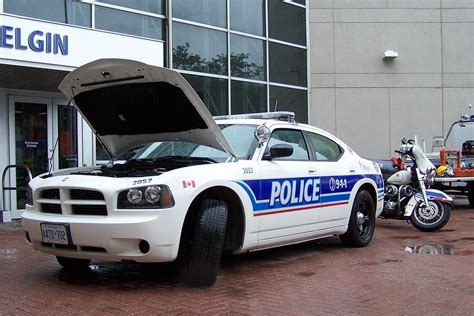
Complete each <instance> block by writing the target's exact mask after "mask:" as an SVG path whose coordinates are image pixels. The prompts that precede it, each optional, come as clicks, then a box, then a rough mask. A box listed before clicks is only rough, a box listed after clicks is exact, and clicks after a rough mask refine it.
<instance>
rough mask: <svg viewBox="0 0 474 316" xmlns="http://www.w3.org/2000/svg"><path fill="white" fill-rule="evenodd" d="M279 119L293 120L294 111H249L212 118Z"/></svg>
mask: <svg viewBox="0 0 474 316" xmlns="http://www.w3.org/2000/svg"><path fill="white" fill-rule="evenodd" d="M242 119H243V120H246V119H255V120H258V119H260V120H279V121H288V122H293V121H294V120H295V113H294V112H288V111H279V112H262V113H249V114H234V115H221V116H214V120H242Z"/></svg>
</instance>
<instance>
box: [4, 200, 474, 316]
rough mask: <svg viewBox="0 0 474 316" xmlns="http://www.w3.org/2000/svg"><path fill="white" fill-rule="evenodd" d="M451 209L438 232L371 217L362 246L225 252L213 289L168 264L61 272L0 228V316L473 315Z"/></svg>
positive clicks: (459, 214)
mask: <svg viewBox="0 0 474 316" xmlns="http://www.w3.org/2000/svg"><path fill="white" fill-rule="evenodd" d="M456 205H457V206H456V207H455V209H454V211H453V213H452V217H451V220H450V222H449V223H448V224H447V225H446V227H445V228H444V229H443V230H442V231H440V232H437V233H422V232H420V231H418V230H416V229H415V228H413V227H412V226H410V225H409V224H407V223H406V222H403V221H395V220H378V222H377V228H376V233H375V236H374V239H373V240H372V242H371V244H370V245H369V246H368V247H366V248H358V249H351V248H344V247H343V246H342V245H341V244H340V243H339V241H338V239H337V238H328V239H324V240H320V241H314V242H308V243H303V244H299V245H294V246H289V247H283V248H278V249H272V250H267V251H261V252H255V253H250V254H244V255H239V256H230V257H225V258H224V259H223V262H222V265H221V270H220V273H219V277H218V280H217V282H216V285H215V286H213V287H211V288H194V287H188V286H186V285H184V284H182V283H181V282H180V281H179V278H178V277H177V273H176V272H175V269H173V266H172V265H168V264H166V265H163V264H161V265H152V264H147V265H143V264H132V263H126V264H118V263H103V262H92V265H91V266H90V271H87V272H83V273H68V272H66V271H64V270H63V269H61V268H60V267H59V265H58V264H57V263H56V260H55V258H54V257H52V256H48V255H44V254H41V253H39V252H36V251H33V250H32V249H31V248H30V247H29V246H28V245H27V244H26V243H25V242H24V240H23V232H22V230H21V225H20V224H19V223H18V222H15V223H7V224H0V315H10V314H11V315H17V314H35V315H37V314H52V313H54V314H160V313H163V314H252V315H270V314H271V315H288V314H291V315H303V314H325V315H326V314H335V315H347V314H356V315H358V314H359V315H370V314H390V315H400V314H407V315H422V314H426V315H446V314H449V315H469V314H470V315H472V314H473V311H474V242H473V241H474V210H471V209H469V208H467V204H466V201H465V200H456ZM408 249H411V250H412V251H414V253H410V252H408V251H407V250H408ZM416 252H421V253H416ZM429 252H436V253H437V254H429Z"/></svg>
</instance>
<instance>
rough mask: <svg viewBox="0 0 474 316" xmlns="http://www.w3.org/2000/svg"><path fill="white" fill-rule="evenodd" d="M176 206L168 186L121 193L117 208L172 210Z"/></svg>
mask: <svg viewBox="0 0 474 316" xmlns="http://www.w3.org/2000/svg"><path fill="white" fill-rule="evenodd" d="M173 206H174V199H173V195H172V194H171V191H170V189H169V188H168V186H166V185H150V186H146V187H140V188H132V189H129V190H125V191H122V192H120V193H119V195H118V200H117V208H119V209H133V208H137V209H138V208H147V209H151V208H153V209H157V208H170V207H173Z"/></svg>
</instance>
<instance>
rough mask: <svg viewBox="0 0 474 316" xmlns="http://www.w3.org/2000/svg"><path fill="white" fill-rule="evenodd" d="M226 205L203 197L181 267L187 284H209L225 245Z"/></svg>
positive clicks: (215, 273)
mask: <svg viewBox="0 0 474 316" xmlns="http://www.w3.org/2000/svg"><path fill="white" fill-rule="evenodd" d="M226 224H227V205H226V204H225V203H224V202H222V201H218V200H204V201H203V202H202V204H201V207H200V209H199V211H198V215H197V219H196V227H195V232H194V238H193V240H192V245H191V250H190V255H189V258H188V259H187V262H186V263H185V267H184V280H185V282H186V283H188V284H190V285H196V286H211V285H213V284H214V283H215V281H216V278H217V271H218V268H219V263H220V259H221V255H222V248H223V246H224V237H225V229H226Z"/></svg>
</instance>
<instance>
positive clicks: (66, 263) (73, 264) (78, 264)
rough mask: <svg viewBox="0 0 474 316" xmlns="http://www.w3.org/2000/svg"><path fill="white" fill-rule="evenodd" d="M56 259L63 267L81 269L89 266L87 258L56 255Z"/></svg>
mask: <svg viewBox="0 0 474 316" xmlns="http://www.w3.org/2000/svg"><path fill="white" fill-rule="evenodd" d="M56 260H57V261H58V263H59V264H60V265H61V266H62V267H63V268H64V269H71V270H83V269H88V268H89V263H90V262H91V261H90V260H89V259H76V258H67V257H61V256H56Z"/></svg>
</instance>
